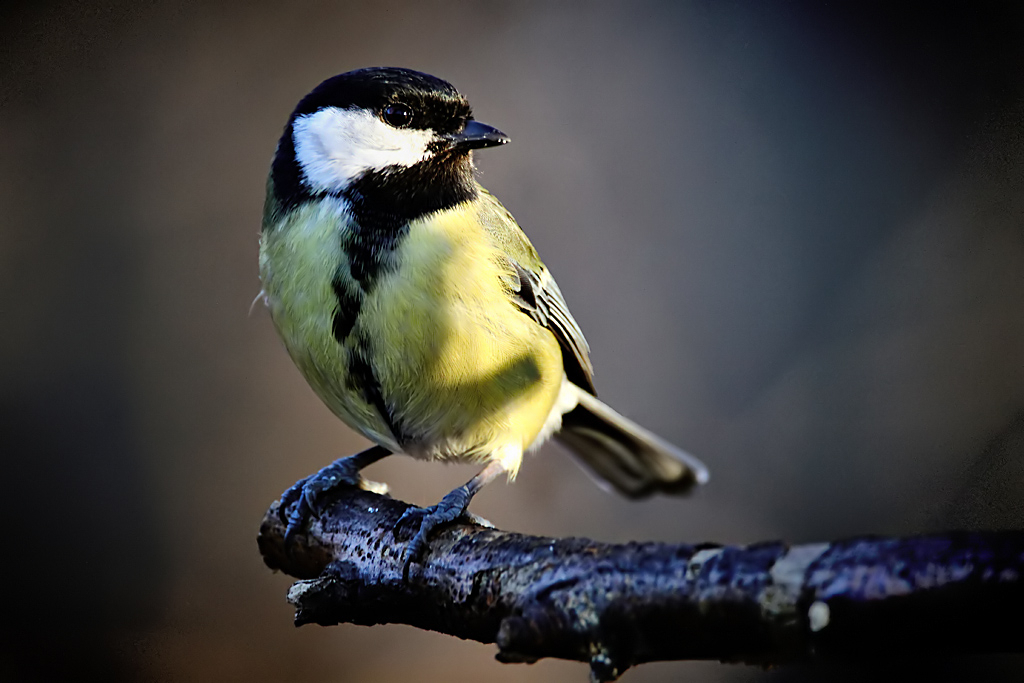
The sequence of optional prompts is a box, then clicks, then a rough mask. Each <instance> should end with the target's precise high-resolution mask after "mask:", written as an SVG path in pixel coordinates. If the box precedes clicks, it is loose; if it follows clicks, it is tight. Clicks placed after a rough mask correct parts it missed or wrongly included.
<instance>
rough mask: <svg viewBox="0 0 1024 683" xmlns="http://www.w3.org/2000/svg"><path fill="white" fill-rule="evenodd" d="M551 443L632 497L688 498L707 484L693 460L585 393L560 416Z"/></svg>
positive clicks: (704, 470)
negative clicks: (564, 448) (686, 495)
mask: <svg viewBox="0 0 1024 683" xmlns="http://www.w3.org/2000/svg"><path fill="white" fill-rule="evenodd" d="M555 438H556V439H558V440H559V441H560V442H561V443H562V444H564V445H565V446H567V447H568V448H569V450H571V451H572V453H573V454H574V455H575V456H576V457H577V458H579V460H580V461H582V462H583V464H585V465H587V467H589V468H590V469H591V470H592V471H593V472H594V473H595V474H596V475H597V476H598V477H600V478H601V479H603V480H604V481H606V482H608V483H609V484H611V485H612V486H613V487H614V488H615V489H616V490H617V491H619V492H620V493H622V494H623V495H625V496H628V497H630V498H643V497H645V496H649V495H651V494H653V493H669V494H681V493H686V492H687V491H689V490H690V489H692V488H693V487H694V486H696V485H697V484H704V483H706V482H707V480H708V470H707V468H706V467H705V466H704V463H702V462H701V461H700V460H698V459H697V458H695V457H693V456H692V455H690V454H689V453H687V452H685V451H683V450H680V449H679V448H676V447H675V446H673V445H672V444H670V443H668V442H667V441H664V440H663V439H661V438H659V437H657V436H655V435H654V434H652V433H651V432H649V431H647V430H646V429H644V428H643V427H641V426H640V425H638V424H636V423H635V422H633V421H632V420H629V419H627V418H625V417H623V416H622V415H619V414H618V413H617V412H615V411H614V410H612V409H611V408H609V407H608V406H607V405H605V404H604V403H602V402H601V401H599V400H598V399H597V397H596V396H594V395H592V394H590V393H588V392H586V391H580V392H579V403H578V404H577V406H576V407H575V408H573V409H572V410H570V411H569V412H568V413H566V414H565V415H564V416H562V428H561V430H560V431H559V432H558V433H556V434H555Z"/></svg>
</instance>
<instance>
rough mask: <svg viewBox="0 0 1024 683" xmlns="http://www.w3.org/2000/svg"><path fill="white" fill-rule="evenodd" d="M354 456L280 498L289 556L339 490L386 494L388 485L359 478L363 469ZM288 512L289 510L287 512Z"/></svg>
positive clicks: (331, 466)
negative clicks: (294, 544) (307, 525)
mask: <svg viewBox="0 0 1024 683" xmlns="http://www.w3.org/2000/svg"><path fill="white" fill-rule="evenodd" d="M360 455H361V454H357V455H354V456H350V457H347V458H340V459H338V460H335V461H334V462H332V463H331V464H330V465H328V466H327V467H325V468H323V469H322V470H320V471H319V472H316V473H314V474H311V475H310V476H308V477H306V478H305V479H300V480H298V481H297V482H295V484H293V485H292V486H291V488H289V489H288V490H287V491H285V492H284V494H282V496H281V503H280V505H278V508H277V514H278V516H279V517H280V519H281V521H282V522H284V523H285V524H286V526H285V532H284V547H285V552H290V551H291V547H292V544H293V543H294V542H295V537H296V535H298V533H299V532H300V531H301V530H303V529H304V528H305V527H306V524H307V523H308V522H309V520H310V519H311V518H313V517H319V516H320V513H321V512H323V510H324V509H325V508H326V507H327V505H328V504H329V503H330V502H331V501H332V500H333V499H334V497H335V496H334V495H333V494H336V493H337V492H338V490H339V489H341V488H344V487H346V486H357V487H359V488H361V489H363V490H366V491H373V492H375V493H381V494H383V493H386V492H387V485H386V484H378V483H377V482H372V481H367V480H366V479H364V478H363V477H362V475H360V474H359V470H360V469H361V468H362V467H365V466H366V463H365V462H364V461H363V460H360V459H359V458H360ZM289 508H291V509H290V510H289Z"/></svg>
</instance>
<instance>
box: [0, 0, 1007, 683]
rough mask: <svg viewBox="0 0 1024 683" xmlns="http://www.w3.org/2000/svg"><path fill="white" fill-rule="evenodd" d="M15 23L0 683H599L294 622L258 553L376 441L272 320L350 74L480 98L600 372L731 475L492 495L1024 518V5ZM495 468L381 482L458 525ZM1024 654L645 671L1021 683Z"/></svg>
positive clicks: (741, 518) (25, 12)
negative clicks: (322, 392) (336, 464)
mask: <svg viewBox="0 0 1024 683" xmlns="http://www.w3.org/2000/svg"><path fill="white" fill-rule="evenodd" d="M822 4H823V3H815V2H775V3H760V2H728V1H726V2H714V3H711V2H689V3H677V2H661V3H659V2H631V3H628V4H627V3H622V4H613V3H596V2H595V3H547V2H518V3H508V4H506V3H497V2H485V3H472V4H471V3H456V2H414V1H409V2H334V3H310V2H290V3H282V2H270V1H267V0H262V1H259V2H250V3H245V4H244V5H243V4H242V3H205V4H193V3H185V2H180V3H172V2H159V1H157V2H137V1H136V0H112V1H111V2H88V1H81V2H53V1H51V2H41V1H40V2H31V3H27V2H20V3H19V2H7V3H5V4H4V5H3V9H0V215H2V218H0V292H2V293H0V315H2V320H3V323H2V329H3V332H2V334H0V454H2V462H3V465H2V481H3V483H4V486H3V495H2V497H0V509H2V510H3V519H4V520H5V522H6V524H7V526H6V528H7V529H8V532H7V543H6V546H7V550H6V552H5V553H4V557H5V558H6V559H5V560H4V561H3V562H2V565H3V566H2V569H0V581H2V584H0V585H2V589H3V592H4V596H5V597H4V600H3V603H4V606H3V608H2V609H0V680H3V681H8V680H9V681H49V680H81V679H84V678H85V677H86V675H87V674H93V675H97V676H100V677H101V678H100V680H107V681H133V680H140V681H186V680H187V681H191V680H204V681H205V680H208V681H246V682H250V683H257V682H259V681H282V680H284V681H287V680H306V681H410V680H415V681H477V680H480V679H482V678H484V677H486V679H487V680H489V681H493V682H494V683H497V682H498V681H563V680H565V681H582V680H586V678H585V677H586V667H585V666H584V665H581V664H576V663H566V662H557V661H542V662H540V663H538V664H535V665H532V666H526V665H501V664H498V663H496V662H495V661H494V660H493V655H494V652H495V648H494V646H490V645H481V644H478V643H471V642H463V641H459V640H457V639H454V638H450V637H447V636H441V635H438V634H433V633H425V632H420V631H417V630H415V629H412V628H407V627H401V626H387V627H375V628H363V627H355V626H339V627H334V628H319V627H315V626H307V627H304V628H302V629H295V628H294V627H293V626H292V621H291V620H292V611H291V609H290V607H289V605H288V604H287V603H286V602H285V592H286V590H287V587H288V586H289V585H290V580H289V579H288V577H286V576H283V575H280V574H273V573H272V572H270V571H269V570H268V569H266V567H265V566H264V565H263V563H262V561H261V559H260V557H259V554H258V552H257V549H256V543H255V537H256V533H257V530H258V527H259V522H260V519H261V517H262V515H263V513H264V511H265V510H266V508H267V506H268V505H269V504H270V502H271V501H273V500H274V499H275V498H276V497H277V496H278V495H279V494H280V492H281V491H283V490H284V489H285V488H286V487H287V486H289V485H290V484H291V483H292V482H294V481H295V480H296V479H298V478H300V477H302V476H305V475H307V474H309V473H311V472H313V471H314V470H316V469H318V468H319V467H321V466H323V465H325V464H327V463H328V462H329V461H331V460H332V459H334V458H336V457H338V456H341V455H345V454H348V453H351V452H354V451H356V450H358V449H361V448H363V447H364V446H365V445H366V444H365V442H363V441H362V440H361V439H359V438H358V437H356V436H355V435H354V434H352V433H351V432H350V431H349V430H347V429H346V428H345V427H344V426H343V425H342V424H341V423H340V422H339V421H337V420H336V419H335V418H333V417H332V416H331V415H330V414H329V413H328V411H327V409H326V408H324V407H323V406H322V405H321V404H320V402H319V401H318V399H317V398H316V397H315V396H314V395H313V393H312V391H311V390H310V389H309V388H308V387H307V386H306V384H305V382H304V381H303V379H302V378H301V377H300V375H299V373H298V371H297V370H296V369H295V368H294V367H293V366H292V364H291V362H290V360H289V359H288V357H287V355H286V353H285V352H284V349H283V347H282V345H281V344H280V343H279V341H278V339H277V337H276V335H275V332H274V330H273V328H272V325H271V323H270V320H269V317H268V316H267V314H266V312H265V311H264V310H262V308H261V307H257V308H255V309H254V310H253V312H252V313H251V314H250V313H249V306H250V303H251V302H252V300H253V299H254V298H255V296H256V294H257V292H258V291H259V289H260V284H259V281H258V279H257V267H256V256H257V240H258V232H259V224H260V215H261V211H262V205H263V192H264V182H265V177H266V172H267V168H268V165H269V161H270V158H271V155H272V153H273V151H274V146H275V144H276V142H277V139H278V136H279V135H280V132H281V129H282V127H283V125H284V123H285V121H286V119H287V117H288V115H289V113H290V111H291V109H292V107H293V106H294V104H295V103H296V102H297V101H298V100H299V98H300V97H301V96H302V95H304V94H305V93H306V92H307V91H308V90H310V89H311V88H312V87H313V86H315V85H316V84H317V83H319V82H320V81H321V80H322V79H324V78H326V77H328V76H331V75H333V74H335V73H339V72H342V71H347V70H350V69H354V68H358V67H364V66H371V65H397V66H407V67H412V68H415V69H419V70H423V71H427V72H429V73H432V74H436V75H439V76H441V77H443V78H446V79H448V80H450V81H451V82H452V83H454V84H455V85H456V86H457V87H458V88H460V89H461V90H462V91H463V92H464V93H465V94H466V95H467V96H468V97H469V98H470V101H471V102H472V103H473V104H474V107H475V110H476V114H477V116H478V118H479V119H480V120H482V121H485V122H488V123H491V124H493V125H495V126H497V127H499V128H501V129H502V130H503V131H505V132H506V133H508V134H509V135H510V136H511V137H512V139H513V143H512V144H511V145H509V146H507V147H505V148H502V149H500V150H488V151H486V152H483V153H480V154H478V155H477V161H478V165H479V167H480V169H481V180H482V182H483V183H484V184H485V185H486V186H487V187H488V188H490V189H491V190H492V191H494V193H495V194H497V195H498V197H500V198H501V199H502V201H503V202H504V203H505V205H506V206H507V207H508V208H509V209H510V210H511V211H512V213H513V214H514V215H515V216H516V217H517V219H518V220H519V221H520V223H521V224H522V225H523V227H524V228H525V230H526V231H527V233H528V234H529V235H530V237H531V238H532V239H533V241H534V244H535V245H536V246H537V247H538V249H539V251H540V252H541V254H542V255H543V256H544V259H545V261H546V262H547V264H548V265H549V266H550V267H551V269H552V270H553V272H554V273H555V274H556V276H557V277H558V281H559V283H560V285H561V289H562V291H563V293H564V294H565V297H566V299H567V300H568V302H569V304H570V306H571V307H572V310H573V312H574V314H575V316H576V318H577V320H578V321H579V323H580V325H581V326H582V328H583V330H584V331H585V332H586V334H587V337H588V339H589V341H590V343H591V346H592V348H593V359H594V364H595V366H596V368H597V385H598V388H599V390H600V392H601V395H602V397H603V398H604V399H605V400H607V401H608V402H609V403H610V404H612V405H613V406H615V407H617V408H618V409H619V410H621V411H622V412H624V413H625V414H627V415H629V416H631V417H633V418H635V419H637V420H638V421H640V422H641V423H643V424H644V425H646V426H648V427H650V428H651V429H653V430H654V431H656V432H659V433H660V434H662V435H664V436H666V437H668V438H669V439H670V440H671V441H673V442H675V443H678V444H679V445H681V446H683V447H685V448H687V449H689V450H691V451H692V452H693V453H695V454H697V455H699V456H700V457H702V458H703V459H704V460H705V461H706V462H707V464H708V465H709V467H710V468H711V472H712V479H711V483H710V484H709V485H708V486H707V487H705V488H704V489H703V490H701V491H700V492H698V493H697V495H695V496H694V497H692V498H690V499H686V500H664V499H662V500H653V501H647V502H642V503H630V502H628V501H625V500H621V499H619V498H617V497H615V496H614V495H611V494H607V493H605V492H603V491H602V490H600V489H598V488H597V487H596V486H594V485H593V483H592V482H591V481H590V479H589V478H588V476H587V475H586V474H584V473H583V471H582V470H580V469H579V468H577V467H576V465H575V464H574V463H573V462H572V460H571V459H570V458H569V457H567V455H566V454H565V453H564V452H562V451H560V450H559V448H558V447H557V446H554V445H551V446H547V447H545V448H544V449H543V450H542V451H541V452H540V453H539V454H538V455H536V456H535V457H534V458H532V459H531V460H530V461H528V462H527V463H526V464H525V466H524V467H523V470H522V473H521V475H520V477H519V479H518V480H517V481H516V482H515V484H514V485H512V486H505V485H503V484H496V485H493V486H491V487H489V488H488V489H486V490H485V491H484V492H483V493H482V494H481V495H480V496H479V497H478V498H477V500H476V501H475V502H474V507H473V509H474V511H475V512H476V513H478V514H480V515H482V516H484V517H487V518H488V519H490V520H492V521H493V522H494V523H495V524H497V525H498V526H499V527H502V528H506V529H512V530H517V531H522V532H527V533H536V534H546V535H553V536H564V535H578V536H589V537H592V538H597V539H601V540H605V541H616V542H617V541H627V540H664V541H677V542H697V541H717V542H727V543H747V542H754V541H761V540H769V539H776V538H782V539H786V540H790V541H795V542H806V541H819V540H828V539H834V538H838V537H842V536H847V535H853V534H869V533H877V534H914V533H921V532H929V531H937V530H943V529H949V528H1000V527H1017V528H1020V527H1021V526H1022V523H1024V506H1022V504H1021V501H1022V500H1024V497H1022V496H1024V462H1022V458H1021V454H1022V453H1024V68H1022V65H1024V11H1022V9H1021V6H1020V4H1019V3H1004V4H986V3H974V4H972V5H970V9H966V8H961V9H959V10H957V9H950V8H949V7H947V6H946V5H945V4H943V3H933V4H928V5H922V6H921V7H919V8H913V9H912V8H909V7H904V8H902V9H894V8H893V7H890V4H889V3H883V4H877V5H875V4H863V3H857V4H850V5H848V6H847V5H844V4H842V3H830V4H828V5H827V6H819V5H822ZM472 473H473V470H472V469H469V468H460V467H442V466H440V465H429V464H423V463H417V462H413V461H412V460H410V459H408V458H399V457H396V458H391V459H388V460H386V461H384V462H382V463H380V464H379V465H375V466H374V467H373V468H371V469H370V470H369V471H368V476H369V477H370V478H372V479H376V480H380V481H387V482H388V483H389V484H390V485H391V489H392V492H393V493H394V495H396V496H397V497H400V498H402V499H405V500H410V501H414V502H417V503H420V504H429V503H433V502H435V501H436V500H438V499H439V498H440V496H441V495H443V494H444V493H445V492H447V491H448V490H450V489H451V488H453V487H454V486H456V485H458V484H461V483H462V482H464V481H465V480H466V479H467V478H468V477H469V476H471V475H472ZM1022 674H1024V658H1021V657H984V658H961V659H953V660H949V661H941V662H935V661H929V662H920V661H918V662H906V663H903V664H899V665H891V666H885V667H882V666H879V665H871V664H864V665H860V666H858V667H854V668H843V669H835V668H825V667H796V668H785V669H777V670H772V671H762V670H760V669H757V668H751V667H744V666H738V665H720V664H716V663H665V664H653V665H646V666H642V667H639V668H638V669H636V670H633V671H630V672H629V673H627V674H626V676H625V679H624V680H626V681H630V682H633V683H639V682H641V681H645V682H652V681H670V680H680V679H685V680H693V681H812V680H830V681H831V680H840V681H842V680H850V681H854V680H862V679H865V678H868V677H870V678H871V679H873V680H879V679H883V678H886V677H893V678H898V679H903V680H905V679H907V678H911V679H914V677H917V676H921V677H922V678H921V680H932V681H946V680H975V681H976V680H998V681H1002V680H1006V681H1010V680H1013V681H1017V680H1020V679H1021V676H1022Z"/></svg>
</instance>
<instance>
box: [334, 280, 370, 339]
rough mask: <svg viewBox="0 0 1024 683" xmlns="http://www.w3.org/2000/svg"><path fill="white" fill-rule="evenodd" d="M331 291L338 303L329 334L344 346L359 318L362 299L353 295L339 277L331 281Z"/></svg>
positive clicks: (357, 295)
mask: <svg viewBox="0 0 1024 683" xmlns="http://www.w3.org/2000/svg"><path fill="white" fill-rule="evenodd" d="M331 289H332V290H333V291H334V296H335V298H336V299H337V302H338V307H337V308H336V309H335V311H334V318H333V319H332V320H331V332H332V334H333V335H334V338H335V339H336V340H338V343H339V344H344V343H345V340H346V339H348V335H349V334H350V333H351V332H352V327H353V326H354V325H355V324H356V318H358V317H359V310H360V309H361V308H362V305H363V298H362V296H361V295H360V294H358V293H356V294H353V293H352V292H351V291H350V290H349V288H348V286H346V284H345V281H344V279H343V278H342V277H340V276H335V278H334V280H332V281H331Z"/></svg>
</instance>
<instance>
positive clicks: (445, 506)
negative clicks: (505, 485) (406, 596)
mask: <svg viewBox="0 0 1024 683" xmlns="http://www.w3.org/2000/svg"><path fill="white" fill-rule="evenodd" d="M472 497H473V496H472V493H470V491H469V489H468V488H467V487H465V486H460V487H459V488H457V489H455V490H454V491H452V492H451V493H449V494H448V495H446V496H445V497H444V498H442V499H441V502H439V503H438V504H437V505H431V506H430V507H428V508H415V507H414V508H409V509H408V510H406V511H405V512H404V513H402V516H401V517H399V518H398V521H397V522H395V526H394V533H395V534H396V535H397V532H398V529H399V528H400V527H401V526H403V523H405V522H406V520H408V519H410V518H412V517H417V516H422V519H421V520H420V524H419V529H418V530H417V531H416V534H415V535H414V536H413V537H412V539H411V540H410V541H409V542H408V544H406V546H405V552H404V553H403V558H402V578H403V580H408V578H409V566H410V565H411V564H412V563H413V562H417V561H419V559H420V557H421V556H422V555H423V552H424V551H425V550H426V549H427V541H428V540H429V538H430V534H431V533H432V532H433V531H434V530H435V529H437V528H438V527H440V526H444V525H446V524H450V523H452V522H454V521H455V520H457V519H458V518H459V517H461V516H462V515H464V514H465V512H466V508H468V507H469V501H470V500H471V499H472Z"/></svg>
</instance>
